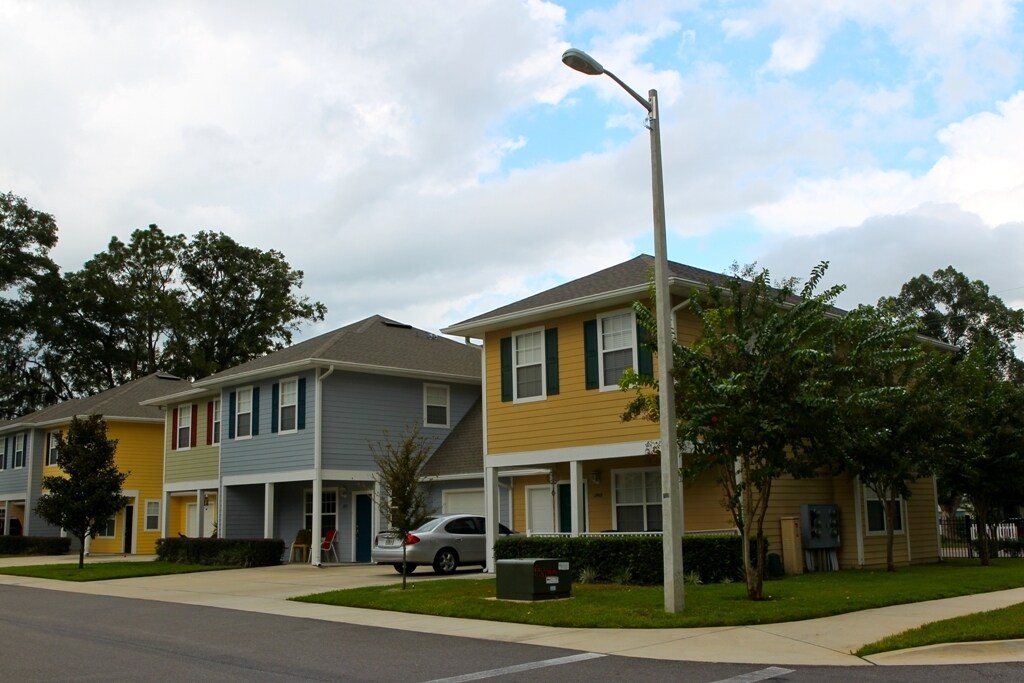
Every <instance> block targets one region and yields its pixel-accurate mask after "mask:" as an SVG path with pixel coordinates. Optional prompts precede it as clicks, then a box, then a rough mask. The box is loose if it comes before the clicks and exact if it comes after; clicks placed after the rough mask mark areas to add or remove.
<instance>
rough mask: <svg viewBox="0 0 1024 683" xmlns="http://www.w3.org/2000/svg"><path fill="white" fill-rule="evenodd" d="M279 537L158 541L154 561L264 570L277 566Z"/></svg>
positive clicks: (280, 549)
mask: <svg viewBox="0 0 1024 683" xmlns="http://www.w3.org/2000/svg"><path fill="white" fill-rule="evenodd" d="M283 554H284V541H283V540H281V539H280V538H161V539H160V540H158V541H157V542H156V555H157V559H159V560H162V561H164V562H178V563H180V564H207V565H212V564H216V565H226V566H234V567H268V566H271V565H276V564H281V556H282V555H283Z"/></svg>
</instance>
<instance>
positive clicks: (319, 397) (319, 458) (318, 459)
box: [309, 364, 334, 567]
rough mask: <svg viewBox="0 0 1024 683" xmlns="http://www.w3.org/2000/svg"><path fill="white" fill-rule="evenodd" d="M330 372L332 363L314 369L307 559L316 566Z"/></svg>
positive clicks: (321, 529) (318, 556)
mask: <svg viewBox="0 0 1024 683" xmlns="http://www.w3.org/2000/svg"><path fill="white" fill-rule="evenodd" d="M332 372H334V365H333V364H332V365H331V366H330V367H329V368H328V369H327V372H325V373H324V374H322V375H321V374H320V368H317V369H316V396H315V398H314V403H315V406H314V408H313V411H314V412H315V413H316V417H315V418H314V420H315V424H314V425H313V538H311V539H310V542H309V545H310V553H309V561H310V563H311V564H312V565H313V566H316V567H319V566H320V539H321V538H322V537H323V527H322V525H321V522H320V515H321V512H322V508H323V490H324V483H323V479H322V477H323V469H324V463H323V460H324V454H323V426H322V425H321V418H322V417H323V411H324V402H323V391H324V380H325V379H327V378H328V377H330V375H331V373H332Z"/></svg>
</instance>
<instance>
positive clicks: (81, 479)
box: [35, 415, 128, 569]
mask: <svg viewBox="0 0 1024 683" xmlns="http://www.w3.org/2000/svg"><path fill="white" fill-rule="evenodd" d="M116 452H117V441H116V440H115V439H108V438H107V423H106V422H105V421H104V420H103V417H102V416H100V415H90V416H88V417H85V418H78V417H75V418H73V419H72V420H71V425H70V426H69V427H68V433H67V436H66V437H65V435H64V434H63V433H58V434H57V464H58V465H59V466H60V469H61V471H62V474H60V475H51V476H47V477H43V489H44V491H45V493H43V494H42V495H41V496H40V497H39V500H38V501H36V507H35V511H36V514H37V515H39V516H40V517H42V518H43V519H45V520H46V521H47V522H49V523H50V524H52V525H53V526H56V527H60V528H61V529H64V530H65V531H67V532H68V533H69V534H71V535H72V536H74V537H75V538H77V539H78V543H79V546H78V568H79V569H81V568H82V567H83V566H84V565H85V539H86V537H88V536H94V535H95V534H96V533H97V532H99V531H100V530H102V529H103V528H104V527H105V526H106V523H107V520H108V519H110V518H111V517H113V516H114V515H115V514H117V512H118V511H120V510H121V509H122V508H124V506H125V505H127V504H128V498H126V497H124V496H123V495H121V486H122V485H123V484H124V481H125V479H126V478H127V477H128V474H127V473H125V472H121V471H120V470H118V469H117V465H116V464H115V463H114V455H115V453H116Z"/></svg>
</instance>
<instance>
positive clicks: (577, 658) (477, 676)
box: [427, 652, 607, 683]
mask: <svg viewBox="0 0 1024 683" xmlns="http://www.w3.org/2000/svg"><path fill="white" fill-rule="evenodd" d="M605 656H607V655H602V654H598V653H596V652H584V653H582V654H578V655H570V656H568V657H557V658H555V659H545V660H543V661H540V662H527V663H526V664H516V665H515V666H504V667H502V668H500V669H491V670H490V671H478V672H476V673H472V674H463V675H462V676H452V677H451V678H438V679H435V680H433V681H427V683H462V681H479V680H481V679H484V678H495V677H497V676H505V675H506V674H514V673H518V672H520V671H530V670H531V669H543V668H545V667H549V666H558V665H559V664H572V663H573V662H585V661H586V660H588V659H597V658H598V657H605Z"/></svg>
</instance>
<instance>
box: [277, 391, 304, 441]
mask: <svg viewBox="0 0 1024 683" xmlns="http://www.w3.org/2000/svg"><path fill="white" fill-rule="evenodd" d="M298 415H299V380H298V379H286V380H282V382H281V407H280V408H279V409H278V425H280V431H282V432H294V431H297V430H298V424H299V423H298Z"/></svg>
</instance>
